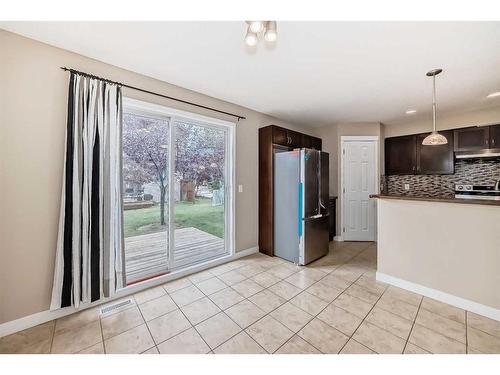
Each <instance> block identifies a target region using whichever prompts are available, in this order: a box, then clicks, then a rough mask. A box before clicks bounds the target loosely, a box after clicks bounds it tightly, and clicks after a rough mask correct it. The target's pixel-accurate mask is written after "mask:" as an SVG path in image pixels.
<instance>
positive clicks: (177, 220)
mask: <svg viewBox="0 0 500 375" xmlns="http://www.w3.org/2000/svg"><path fill="white" fill-rule="evenodd" d="M172 126H173V137H174V139H175V142H174V143H175V145H174V147H173V149H172V151H173V161H174V173H173V181H172V186H174V188H173V189H172V195H173V197H171V199H172V201H175V205H173V206H172V210H173V216H172V217H173V222H172V227H173V228H175V230H174V236H173V249H172V252H171V267H172V268H175V269H177V268H182V267H185V266H188V265H192V264H195V263H200V262H203V261H206V260H210V259H215V258H218V257H221V256H224V255H227V254H228V250H229V249H228V246H226V243H225V240H224V239H225V233H226V216H227V215H226V209H225V204H226V174H227V169H228V165H227V150H226V145H227V141H228V135H227V129H224V128H220V127H214V126H210V125H208V124H202V123H198V122H194V121H189V120H175V121H173V125H172Z"/></svg>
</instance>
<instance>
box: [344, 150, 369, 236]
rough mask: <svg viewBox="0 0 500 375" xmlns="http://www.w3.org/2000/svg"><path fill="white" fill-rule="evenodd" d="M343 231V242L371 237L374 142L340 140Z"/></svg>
mask: <svg viewBox="0 0 500 375" xmlns="http://www.w3.org/2000/svg"><path fill="white" fill-rule="evenodd" d="M342 152H343V187H342V192H343V197H342V198H343V199H342V201H343V206H344V209H343V215H344V217H343V220H342V221H343V233H342V236H343V238H344V240H346V241H374V240H375V200H374V199H371V198H370V194H375V193H376V191H377V180H376V179H377V178H378V177H377V172H376V171H377V164H376V163H377V142H376V141H345V142H343V151H342Z"/></svg>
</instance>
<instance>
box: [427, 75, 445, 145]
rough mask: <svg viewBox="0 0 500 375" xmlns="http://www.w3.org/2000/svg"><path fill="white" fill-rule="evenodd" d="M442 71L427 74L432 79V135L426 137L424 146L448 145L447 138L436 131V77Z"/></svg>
mask: <svg viewBox="0 0 500 375" xmlns="http://www.w3.org/2000/svg"><path fill="white" fill-rule="evenodd" d="M442 71H443V69H433V70H431V71H429V72H427V77H432V133H431V134H429V135H428V136H427V137H425V138H424V140H423V141H422V144H423V145H424V146H439V145H445V144H447V143H448V140H447V139H446V137H445V136H444V135H442V134H439V133H438V132H437V130H436V111H437V105H436V76H437V75H438V74H439V73H441V72H442Z"/></svg>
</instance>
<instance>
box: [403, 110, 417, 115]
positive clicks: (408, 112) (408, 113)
mask: <svg viewBox="0 0 500 375" xmlns="http://www.w3.org/2000/svg"><path fill="white" fill-rule="evenodd" d="M415 113H417V110H416V109H409V110H407V111H406V114H407V115H414V114H415Z"/></svg>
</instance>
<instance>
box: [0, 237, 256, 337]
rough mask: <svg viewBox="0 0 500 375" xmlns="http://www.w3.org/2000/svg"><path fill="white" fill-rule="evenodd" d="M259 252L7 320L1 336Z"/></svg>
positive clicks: (241, 253) (238, 254) (245, 252)
mask: <svg viewBox="0 0 500 375" xmlns="http://www.w3.org/2000/svg"><path fill="white" fill-rule="evenodd" d="M258 252H259V247H258V246H254V247H251V248H249V249H245V250H241V251H238V252H235V253H234V254H232V255H228V256H226V257H224V258H221V259H216V260H213V261H210V262H207V263H204V264H200V265H195V266H192V267H188V268H186V269H183V270H182V271H174V272H172V273H169V274H167V275H163V276H159V277H156V278H154V279H151V280H148V281H145V282H143V283H140V284H136V285H131V286H128V287H125V288H123V289H122V290H120V291H119V292H117V293H116V294H115V295H114V296H113V297H112V298H107V299H105V300H101V301H98V302H96V303H92V304H87V305H85V306H84V305H81V306H80V308H79V309H75V308H73V307H65V308H63V309H58V310H45V311H41V312H38V313H35V314H32V315H28V316H25V317H22V318H19V319H16V320H11V321H10V322H5V323H2V324H0V337H4V336H8V335H11V334H13V333H16V332H19V331H22V330H24V329H27V328H31V327H34V326H37V325H39V324H43V323H46V322H49V321H51V320H54V319H58V318H62V317H63V316H66V315H70V314H73V313H75V312H78V311H82V310H85V309H88V308H90V307H95V306H98V305H102V304H104V303H108V302H110V301H113V300H116V299H120V298H123V297H125V296H128V295H131V294H134V293H137V292H140V291H142V290H145V289H148V288H151V287H154V286H158V285H161V284H165V283H166V282H168V281H172V280H175V279H178V278H181V277H184V276H187V275H191V274H193V273H196V272H200V271H203V270H205V269H207V268H212V267H215V266H218V265H221V264H224V263H228V262H230V261H233V260H235V259H238V258H242V257H246V256H248V255H252V254H255V253H258Z"/></svg>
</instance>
